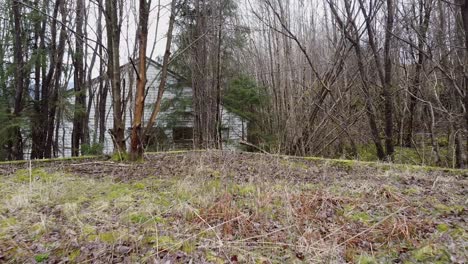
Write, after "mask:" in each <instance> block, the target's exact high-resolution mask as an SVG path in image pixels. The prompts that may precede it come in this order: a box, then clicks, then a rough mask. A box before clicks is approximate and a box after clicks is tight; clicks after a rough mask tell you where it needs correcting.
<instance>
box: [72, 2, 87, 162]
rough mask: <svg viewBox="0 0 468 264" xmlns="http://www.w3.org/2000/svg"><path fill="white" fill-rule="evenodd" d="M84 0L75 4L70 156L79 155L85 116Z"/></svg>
mask: <svg viewBox="0 0 468 264" xmlns="http://www.w3.org/2000/svg"><path fill="white" fill-rule="evenodd" d="M84 5H85V4H84V0H77V2H76V34H75V39H76V50H75V54H74V55H75V56H74V59H73V62H74V63H73V64H74V66H75V70H74V74H75V78H74V80H75V81H74V89H75V110H74V116H73V131H72V156H79V155H80V145H81V143H82V141H83V136H84V135H83V132H84V131H83V128H84V124H83V121H84V119H85V118H84V117H85V116H86V114H85V111H86V87H85V70H84V65H83V59H84V48H83V46H84V39H83V22H84V16H85V12H84V8H85V6H84Z"/></svg>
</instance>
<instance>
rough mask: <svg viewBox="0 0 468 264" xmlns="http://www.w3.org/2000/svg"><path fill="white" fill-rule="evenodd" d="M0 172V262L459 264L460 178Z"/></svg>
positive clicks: (255, 167)
mask: <svg viewBox="0 0 468 264" xmlns="http://www.w3.org/2000/svg"><path fill="white" fill-rule="evenodd" d="M0 175H1V176H0V193H1V196H0V263H164V264H166V263H466V262H467V251H466V248H467V246H468V245H467V232H466V231H467V223H466V221H467V219H468V218H467V211H466V206H467V197H468V195H467V194H468V192H467V189H466V187H467V186H468V181H467V179H468V178H467V176H468V171H459V170H458V171H457V170H450V169H437V168H429V167H418V166H406V165H390V164H383V163H370V162H367V163H364V162H357V161H346V160H327V159H319V158H292V157H285V156H274V155H263V154H253V153H234V152H221V151H206V152H187V153H165V154H149V155H147V156H146V158H145V161H144V162H141V163H135V164H131V163H122V162H114V161H110V160H103V159H91V158H90V159H81V160H63V161H49V162H34V163H32V164H28V163H15V164H5V163H4V164H0Z"/></svg>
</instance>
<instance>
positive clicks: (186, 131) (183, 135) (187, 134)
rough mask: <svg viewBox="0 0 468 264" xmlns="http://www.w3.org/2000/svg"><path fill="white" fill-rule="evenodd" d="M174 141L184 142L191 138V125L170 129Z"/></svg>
mask: <svg viewBox="0 0 468 264" xmlns="http://www.w3.org/2000/svg"><path fill="white" fill-rule="evenodd" d="M172 139H173V140H174V143H185V142H191V141H192V140H193V127H174V128H173V129H172Z"/></svg>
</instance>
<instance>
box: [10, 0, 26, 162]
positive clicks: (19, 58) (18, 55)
mask: <svg viewBox="0 0 468 264" xmlns="http://www.w3.org/2000/svg"><path fill="white" fill-rule="evenodd" d="M11 10H12V17H13V29H14V32H13V36H14V41H13V53H14V63H15V73H14V84H15V92H14V94H15V98H14V106H13V119H15V120H14V121H13V122H14V123H15V125H14V126H13V127H12V128H11V139H10V141H11V142H10V158H9V159H15V160H21V159H23V158H24V157H23V138H22V135H21V126H20V125H19V120H18V118H20V116H21V111H22V107H23V106H22V102H23V91H24V79H23V78H25V76H24V68H25V63H24V61H23V57H24V54H23V37H24V35H23V27H22V26H21V20H22V15H21V8H20V3H19V2H17V1H13V0H12V1H11Z"/></svg>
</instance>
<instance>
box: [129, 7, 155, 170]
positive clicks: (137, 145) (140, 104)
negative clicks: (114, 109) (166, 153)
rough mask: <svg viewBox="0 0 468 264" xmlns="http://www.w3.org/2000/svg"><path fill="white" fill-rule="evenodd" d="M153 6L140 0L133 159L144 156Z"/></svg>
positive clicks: (132, 143) (132, 139) (131, 156)
mask: <svg viewBox="0 0 468 264" xmlns="http://www.w3.org/2000/svg"><path fill="white" fill-rule="evenodd" d="M150 7H151V0H149V1H148V2H146V0H140V14H139V28H138V36H137V39H138V42H139V56H140V59H139V61H138V72H137V76H138V78H137V87H136V96H135V112H134V118H133V124H132V135H131V137H132V138H131V152H130V158H131V159H132V160H133V161H136V160H138V159H141V158H142V157H143V150H144V148H143V138H142V133H141V130H142V127H141V126H142V119H143V116H144V106H145V86H146V45H147V42H148V16H149V10H150Z"/></svg>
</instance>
